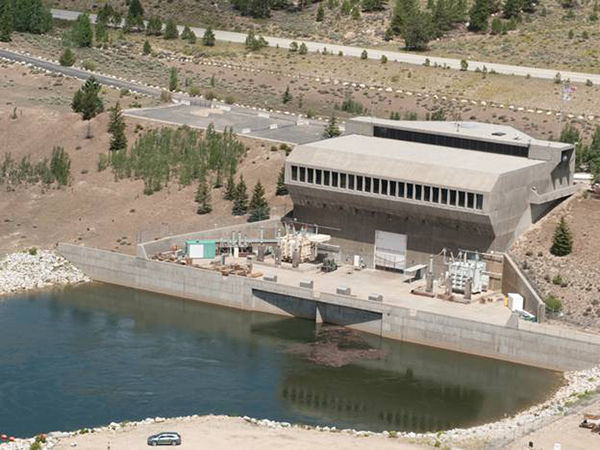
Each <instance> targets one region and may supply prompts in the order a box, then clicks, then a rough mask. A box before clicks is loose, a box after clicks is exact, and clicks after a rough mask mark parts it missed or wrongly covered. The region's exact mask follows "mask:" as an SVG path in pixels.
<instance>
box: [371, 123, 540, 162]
mask: <svg viewBox="0 0 600 450" xmlns="http://www.w3.org/2000/svg"><path fill="white" fill-rule="evenodd" d="M373 136H375V137H381V138H386V139H395V140H398V141H408V142H418V143H420V144H431V145H441V146H444V147H453V148H462V149H465V150H477V151H480V152H487V153H497V154H500V155H510V156H520V157H523V158H527V157H529V149H528V148H527V147H521V146H517V145H510V144H501V143H499V142H486V141H478V140H476V139H465V138H461V137H455V136H443V135H439V134H428V133H420V132H418V131H410V130H398V129H396V128H388V127H377V126H376V127H374V129H373Z"/></svg>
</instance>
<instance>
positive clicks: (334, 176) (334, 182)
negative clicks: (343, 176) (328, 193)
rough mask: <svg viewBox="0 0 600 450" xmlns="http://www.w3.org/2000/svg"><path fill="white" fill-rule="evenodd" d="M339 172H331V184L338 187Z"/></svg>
mask: <svg viewBox="0 0 600 450" xmlns="http://www.w3.org/2000/svg"><path fill="white" fill-rule="evenodd" d="M338 179H339V173H337V172H331V186H332V187H338Z"/></svg>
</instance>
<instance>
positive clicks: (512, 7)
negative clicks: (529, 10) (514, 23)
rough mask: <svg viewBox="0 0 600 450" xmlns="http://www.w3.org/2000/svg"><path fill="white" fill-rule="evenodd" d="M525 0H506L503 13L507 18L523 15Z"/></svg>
mask: <svg viewBox="0 0 600 450" xmlns="http://www.w3.org/2000/svg"><path fill="white" fill-rule="evenodd" d="M522 8H523V0H505V1H504V5H503V6H502V15H503V16H504V18H506V19H516V18H518V17H519V16H520V15H521V9H522Z"/></svg>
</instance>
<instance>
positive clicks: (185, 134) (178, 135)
mask: <svg viewBox="0 0 600 450" xmlns="http://www.w3.org/2000/svg"><path fill="white" fill-rule="evenodd" d="M245 153H246V147H245V146H244V145H243V144H242V143H241V142H240V141H238V140H237V138H236V137H235V135H234V134H233V132H232V131H231V130H226V131H225V132H224V133H222V134H218V133H217V132H216V131H215V129H214V126H213V125H210V126H209V128H208V129H207V130H206V132H205V133H204V135H202V134H201V133H200V132H198V131H196V130H192V129H190V128H188V127H180V128H178V129H176V130H174V129H171V128H161V129H159V130H152V131H148V132H146V133H144V134H143V135H141V136H140V137H139V138H138V140H137V141H136V143H135V144H134V145H133V146H132V147H131V149H130V150H126V149H125V150H118V151H115V152H112V153H111V156H110V165H111V167H112V170H113V173H114V175H115V178H117V179H123V178H134V179H140V180H143V181H144V193H145V194H147V195H150V194H152V193H153V192H157V191H159V190H161V189H162V188H163V187H164V186H166V185H167V184H168V183H169V182H170V181H172V180H174V179H175V180H177V181H178V182H179V184H180V185H182V186H187V185H189V184H191V183H192V182H193V181H194V180H200V181H202V180H204V179H206V177H207V175H208V174H209V173H210V172H211V171H212V172H214V173H217V174H227V173H235V170H236V168H237V165H238V163H239V162H240V160H241V159H242V158H243V157H244V156H245ZM98 166H99V167H100V161H98Z"/></svg>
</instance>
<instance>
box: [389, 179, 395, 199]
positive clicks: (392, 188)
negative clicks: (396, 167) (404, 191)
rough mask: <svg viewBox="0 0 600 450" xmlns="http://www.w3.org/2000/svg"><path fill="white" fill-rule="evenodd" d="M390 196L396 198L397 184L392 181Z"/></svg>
mask: <svg viewBox="0 0 600 450" xmlns="http://www.w3.org/2000/svg"><path fill="white" fill-rule="evenodd" d="M390 195H391V196H392V197H395V196H396V182H395V181H390Z"/></svg>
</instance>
